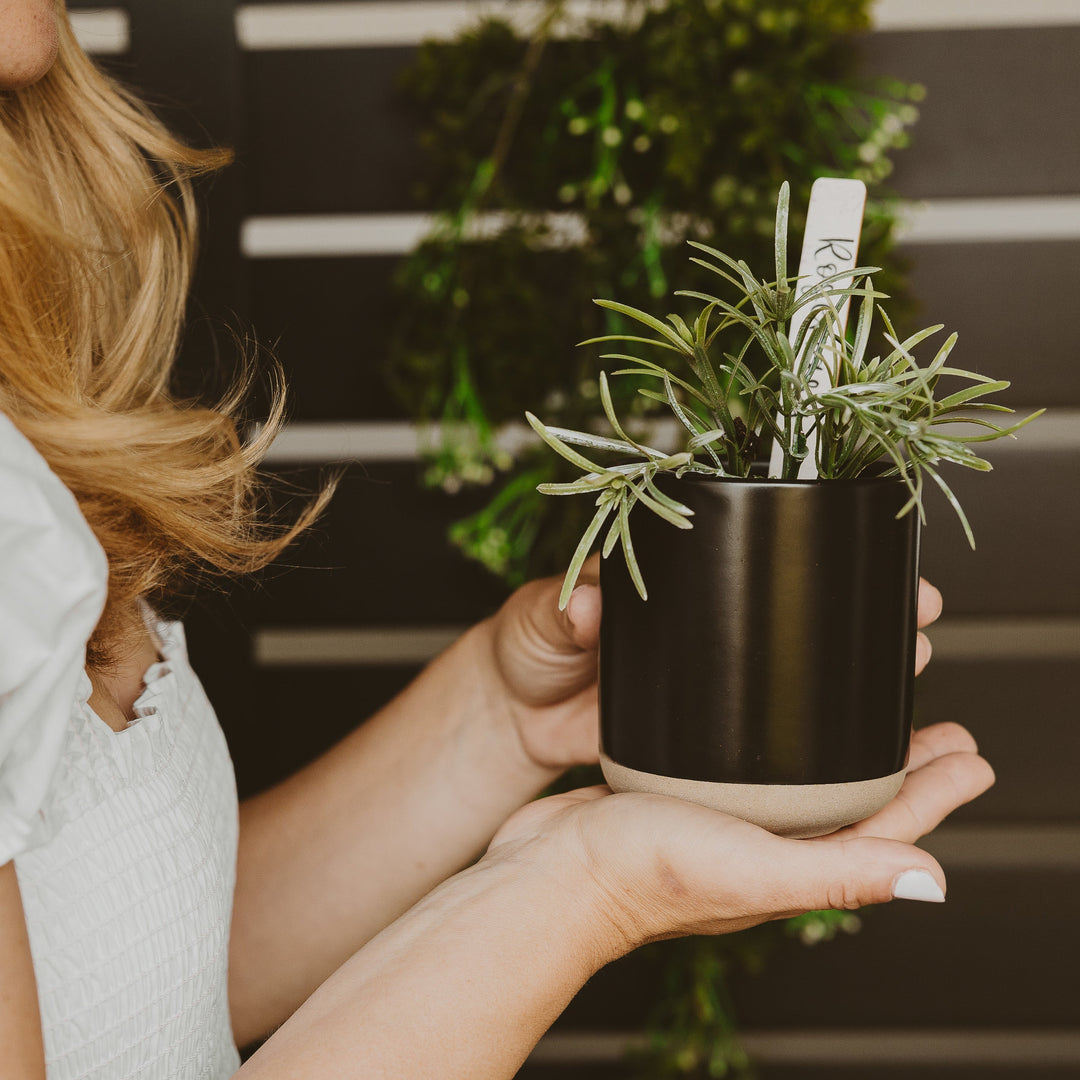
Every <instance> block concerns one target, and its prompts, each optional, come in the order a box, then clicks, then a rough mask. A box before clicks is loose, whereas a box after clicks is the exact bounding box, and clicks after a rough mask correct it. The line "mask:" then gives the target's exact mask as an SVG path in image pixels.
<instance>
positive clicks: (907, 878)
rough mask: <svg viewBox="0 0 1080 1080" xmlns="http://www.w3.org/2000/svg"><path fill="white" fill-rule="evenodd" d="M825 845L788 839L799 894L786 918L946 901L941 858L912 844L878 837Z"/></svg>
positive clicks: (791, 875)
mask: <svg viewBox="0 0 1080 1080" xmlns="http://www.w3.org/2000/svg"><path fill="white" fill-rule="evenodd" d="M822 839H823V840H825V841H826V842H825V843H815V844H808V843H806V841H803V840H791V841H786V843H787V844H790V845H792V847H790V848H789V849H788V853H787V854H786V856H785V858H784V865H785V867H786V871H785V872H786V874H787V875H788V880H789V881H790V883H791V885H792V886H793V888H794V890H795V892H794V895H793V896H792V897H791V899H792V901H793V903H791V904H790V905H787V904H785V906H784V911H783V914H789V913H794V912H799V911H813V910H816V909H820V908H837V909H844V910H848V911H851V910H854V909H855V908H859V907H865V906H866V905H867V904H884V903H886V902H887V901H889V900H893V899H897V898H904V899H909V900H930V901H937V902H939V903H940V901H942V900H944V899H945V873H944V871H943V870H942V869H941V866H940V865H939V864H938V862H937V860H936V859H935V858H934V857H933V856H932V855H930V854H928V853H927V852H925V851H922V850H920V849H919V848H916V847H912V846H911V845H910V844H907V843H903V842H897V841H896V840H890V839H885V838H879V837H874V836H865V837H860V836H856V837H839V836H838V835H834V836H832V837H827V838H826V837H823V838H822Z"/></svg>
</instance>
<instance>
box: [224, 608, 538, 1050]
mask: <svg viewBox="0 0 1080 1080" xmlns="http://www.w3.org/2000/svg"><path fill="white" fill-rule="evenodd" d="M485 632H486V631H485V629H484V627H482V626H481V627H476V628H474V629H473V630H472V631H470V632H469V633H468V634H466V635H465V636H464V637H463V638H462V639H461V640H459V641H458V642H457V643H455V645H453V646H452V647H451V648H450V649H449V650H448V651H447V652H446V653H444V654H443V655H442V656H441V657H439V658H438V659H437V660H435V661H434V662H433V663H432V664H431V665H430V666H429V667H428V668H427V669H426V670H425V671H424V672H423V673H422V674H421V675H420V677H419V678H418V679H417V680H416V681H415V682H414V683H413V684H412V685H410V686H409V687H408V688H407V689H406V690H405V691H404V692H403V693H402V694H401V695H399V696H398V697H397V698H396V699H395V700H394V701H392V702H391V703H390V704H389V705H388V706H386V708H384V709H383V710H381V711H380V712H379V713H378V714H377V715H376V716H374V717H373V718H372V719H370V720H369V721H367V722H366V723H364V724H362V725H361V726H360V727H359V728H358V729H357V730H356V731H355V732H354V733H353V734H352V735H350V736H349V737H347V738H346V739H344V740H343V741H342V742H341V743H339V744H338V745H337V746H336V747H334V748H333V749H332V750H330V751H329V752H328V753H327V754H325V755H323V757H321V758H320V759H319V760H318V761H316V762H314V763H312V764H311V765H310V766H308V767H307V768H306V769H304V770H302V771H301V772H300V773H298V774H297V775H296V776H294V777H292V778H290V779H289V780H287V781H285V782H284V783H282V784H280V785H278V786H277V787H275V788H273V789H271V790H270V791H268V792H266V793H264V794H262V795H260V796H257V797H256V798H254V799H251V800H248V801H247V802H245V804H244V805H243V807H242V808H241V829H240V852H239V862H238V872H237V888H236V900H235V906H234V916H233V932H232V944H231V955H230V997H231V1002H232V1008H233V1023H234V1030H235V1033H236V1037H237V1040H238V1042H239V1043H240V1044H241V1045H243V1044H245V1043H247V1042H249V1041H251V1040H252V1039H254V1038H256V1037H258V1036H259V1035H262V1034H264V1033H265V1032H266V1031H268V1030H270V1029H271V1028H272V1027H273V1026H275V1025H276V1024H279V1023H281V1021H283V1020H284V1019H285V1018H286V1017H288V1016H289V1015H290V1014H291V1013H292V1011H293V1010H294V1009H295V1008H296V1007H297V1006H298V1005H299V1004H300V1003H301V1002H302V1001H303V1000H304V999H305V998H306V997H307V996H308V994H310V993H311V992H312V991H313V990H314V989H315V987H317V986H318V985H319V984H320V983H321V982H322V981H323V980H324V979H326V978H327V976H329V975H330V974H331V972H333V971H334V970H335V969H336V968H337V967H338V966H339V965H340V964H342V963H343V962H344V961H345V960H346V959H347V958H348V957H349V956H351V955H352V954H353V953H354V952H355V951H356V950H357V949H359V948H360V946H361V945H363V944H364V942H365V941H367V940H368V939H370V938H371V937H373V936H374V935H375V934H376V933H378V932H379V931H380V930H381V929H382V928H383V927H384V926H386V925H387V924H388V923H390V922H391V921H392V920H394V919H395V918H396V917H397V916H398V915H400V914H401V913H402V912H403V911H405V910H407V909H408V908H409V907H411V905H412V904H414V903H415V902H416V901H417V900H418V899H419V898H420V897H421V896H423V895H424V894H425V893H426V892H428V891H429V890H430V889H431V888H432V887H433V886H435V885H436V884H438V883H439V882H441V881H443V880H445V879H446V878H447V877H448V876H450V875H451V874H453V873H455V872H456V871H457V870H459V869H460V868H461V867H462V866H464V865H466V864H467V863H468V862H469V861H470V860H471V859H473V858H475V857H476V856H477V855H478V854H479V853H480V852H481V851H482V850H483V848H484V846H485V845H486V844H487V842H488V840H489V839H490V838H491V835H492V834H493V833H494V831H495V830H496V829H497V828H498V827H499V825H500V824H501V823H502V822H503V821H504V820H505V818H506V817H507V816H508V815H509V814H510V813H511V812H512V811H513V810H514V809H516V808H517V807H518V806H520V805H521V804H522V803H523V802H525V801H527V800H528V799H529V798H531V797H532V796H533V795H534V794H536V793H537V792H538V791H540V790H541V789H542V788H543V787H544V786H545V785H546V784H547V783H548V782H550V780H551V779H552V778H553V777H554V775H555V773H554V772H551V771H545V770H542V769H539V768H537V767H536V766H535V765H534V764H532V763H531V762H530V761H529V760H528V758H527V756H526V755H525V754H524V752H523V751H522V749H521V746H520V744H519V743H518V742H517V740H516V737H515V736H514V734H513V731H512V728H511V725H509V724H507V723H506V722H505V718H504V717H502V716H500V715H498V712H499V709H500V707H501V702H500V700H499V699H498V693H497V690H496V689H495V687H494V685H493V683H492V681H491V680H490V679H489V678H488V671H487V669H486V667H485V665H487V664H488V656H489V655H490V653H489V645H488V643H487V642H486V641H485V639H484V638H483V634H484V633H485ZM296 722H297V723H304V722H305V720H304V718H303V717H297V718H296Z"/></svg>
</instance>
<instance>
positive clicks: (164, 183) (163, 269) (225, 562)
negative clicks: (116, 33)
mask: <svg viewBox="0 0 1080 1080" xmlns="http://www.w3.org/2000/svg"><path fill="white" fill-rule="evenodd" d="M58 8H59V10H58V22H59V37H60V47H59V53H58V57H57V61H56V63H55V65H54V66H53V68H52V69H51V70H50V71H49V73H48V74H47V75H45V76H44V77H43V78H42V79H41V80H40V81H39V82H37V83H35V84H34V85H32V86H29V87H26V88H24V89H20V90H16V91H10V92H6V93H4V92H0V410H2V411H3V412H4V413H6V414H7V415H8V416H9V417H10V418H11V420H12V421H13V422H14V423H15V424H16V425H17V426H18V427H19V428H20V430H22V431H23V433H24V434H25V435H26V436H27V437H28V438H29V439H30V440H31V442H33V443H34V445H35V446H36V447H37V449H38V450H39V451H40V452H41V454H42V455H43V456H44V458H45V459H46V461H47V462H48V463H49V465H50V467H51V468H52V469H53V471H54V472H55V473H56V474H57V475H58V476H59V477H60V478H61V479H62V480H63V481H64V483H65V484H67V486H68V487H69V488H70V489H71V491H72V492H73V493H74V495H75V497H76V498H77V499H78V501H79V505H80V507H81V508H82V511H83V513H84V515H85V516H86V519H87V521H88V522H89V523H90V526H91V528H92V529H93V530H94V532H95V534H96V535H97V537H98V539H99V540H100V542H101V544H102V546H103V547H104V549H105V552H106V554H107V555H108V559H109V599H108V602H107V605H106V609H105V614H104V615H103V616H102V619H101V621H100V622H99V624H98V628H97V630H95V632H94V635H93V637H92V638H91V642H90V646H89V650H88V662H90V663H99V664H100V663H104V662H106V661H107V659H108V658H109V656H110V655H111V653H112V651H113V650H114V649H115V648H116V647H117V646H118V645H120V644H121V642H122V640H123V638H124V636H125V634H126V632H127V630H128V629H129V624H130V620H131V615H132V613H133V612H134V611H135V610H136V603H135V602H136V601H137V600H138V599H139V598H148V599H150V600H151V601H152V602H153V601H154V600H158V599H161V598H164V597H166V596H169V595H173V594H175V593H177V592H179V591H182V590H184V589H185V588H186V587H187V586H188V585H189V584H190V583H191V581H192V580H193V579H194V578H196V577H199V576H202V575H204V574H207V573H209V574H226V575H236V574H244V573H248V572H250V571H252V570H256V569H259V568H261V567H262V566H265V565H266V564H267V563H269V562H270V561H271V560H273V559H274V558H275V557H276V556H277V555H278V554H279V553H280V552H281V550H282V549H283V548H284V547H285V546H286V545H287V544H288V543H289V542H290V541H291V540H292V539H293V538H294V537H295V536H296V534H297V533H298V532H300V531H301V530H302V529H303V528H305V527H306V526H307V525H308V524H310V522H311V521H312V520H313V518H314V517H315V515H316V514H317V513H318V512H319V511H320V510H321V509H322V507H323V506H324V505H325V503H326V501H327V499H328V498H329V495H330V489H331V487H332V484H331V485H327V486H326V488H324V490H323V491H322V493H321V494H320V495H319V496H317V497H316V498H315V499H314V500H313V501H312V502H311V503H310V504H309V505H308V506H307V507H306V508H305V509H304V510H303V511H302V512H301V514H300V515H299V518H298V520H296V521H295V522H294V523H293V524H292V525H290V526H275V525H271V524H268V523H265V522H263V521H262V520H261V519H262V504H263V503H264V502H265V499H264V494H263V492H264V489H263V485H262V483H261V481H260V480H259V478H258V476H257V474H256V471H255V468H256V466H257V464H258V462H259V461H260V460H261V458H262V457H263V455H264V454H265V452H266V449H267V448H268V446H269V444H270V442H271V441H272V440H273V437H274V434H275V433H276V431H277V429H278V427H279V426H280V424H281V421H282V415H283V407H284V406H283V395H282V387H281V380H280V377H274V375H273V371H274V370H276V369H273V370H272V373H271V374H272V380H271V381H272V382H273V386H272V393H271V405H270V415H269V417H268V418H267V419H266V420H265V422H264V423H263V424H262V425H261V428H260V429H259V434H258V435H257V437H256V438H254V439H253V440H252V441H250V442H247V443H246V444H245V443H242V442H241V440H240V438H239V435H238V432H237V425H236V419H237V417H238V416H239V410H240V409H241V407H242V405H243V403H244V401H245V400H246V392H247V389H248V387H249V384H250V381H251V365H250V363H248V364H247V365H246V371H245V373H244V374H243V376H242V377H241V378H239V379H238V380H237V384H236V385H235V386H234V387H233V389H232V390H230V391H229V392H228V393H227V394H226V396H225V397H224V399H223V400H221V401H219V402H217V403H216V404H214V405H213V406H212V407H207V406H206V405H202V404H199V403H195V402H191V401H184V400H178V399H177V398H175V397H174V396H173V395H172V392H171V391H170V382H171V375H172V367H173V363H174V359H175V356H176V350H177V344H178V341H179V337H180V330H181V325H182V322H183V315H184V308H185V301H186V297H187V292H188V286H189V283H190V278H191V271H192V264H193V259H194V251H195V232H196V222H195V209H194V204H193V199H192V193H191V184H190V181H191V179H192V178H193V177H195V176H197V175H199V174H202V173H207V172H211V171H213V170H215V169H218V168H220V167H221V166H222V165H224V164H226V163H227V162H228V161H229V159H230V155H229V153H228V152H227V151H223V150H196V149H193V148H191V147H189V146H186V145H184V144H183V143H181V142H179V141H178V140H177V139H176V138H174V137H173V136H172V135H170V134H169V132H168V131H166V130H165V128H164V127H163V126H162V125H161V124H160V123H159V122H158V121H157V120H156V119H155V118H154V117H153V116H152V114H151V113H150V111H149V110H148V109H147V108H146V107H145V106H144V105H142V104H141V103H140V102H139V101H137V100H136V99H135V98H134V97H133V96H132V95H131V94H130V93H128V92H127V91H126V90H125V89H123V88H122V87H121V86H119V85H118V84H117V83H115V82H114V81H113V80H111V79H110V78H108V77H107V76H106V75H104V74H103V73H102V72H100V71H99V70H98V69H97V68H96V67H95V66H94V65H93V63H92V62H91V61H90V60H89V59H88V58H87V56H86V55H85V54H84V53H83V51H82V50H81V49H80V47H79V45H78V43H77V42H76V41H75V38H74V35H73V33H72V31H71V27H70V24H69V23H68V20H67V16H66V13H65V12H64V5H63V3H62V2H61V3H60V4H59V5H58Z"/></svg>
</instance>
